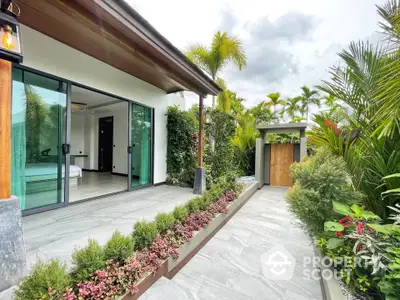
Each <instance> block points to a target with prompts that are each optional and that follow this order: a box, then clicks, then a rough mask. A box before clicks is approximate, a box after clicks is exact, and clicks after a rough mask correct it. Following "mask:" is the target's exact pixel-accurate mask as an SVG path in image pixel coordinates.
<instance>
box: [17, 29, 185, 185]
mask: <svg viewBox="0 0 400 300" xmlns="http://www.w3.org/2000/svg"><path fill="white" fill-rule="evenodd" d="M21 31H22V39H23V49H24V63H23V64H24V65H25V66H28V67H31V68H34V69H36V70H39V71H43V72H46V73H49V74H52V75H56V76H59V77H61V78H65V79H68V80H71V81H74V82H78V83H80V84H83V85H86V86H89V87H93V88H96V89H98V90H101V91H105V92H108V93H111V94H114V95H117V96H120V97H123V98H126V99H129V100H133V101H136V102H138V103H142V104H145V105H147V106H151V107H153V108H154V132H155V133H154V134H155V137H154V183H158V182H163V181H165V179H166V151H167V130H166V116H165V114H166V110H167V106H168V105H170V104H173V103H179V104H181V103H182V98H181V97H180V95H179V94H170V95H167V94H166V93H165V92H164V91H163V90H161V89H159V88H157V87H155V86H152V85H150V84H148V83H146V82H144V81H142V80H140V79H138V78H136V77H133V76H131V75H129V74H127V73H125V72H122V71H120V70H118V69H116V68H113V67H111V66H109V65H107V64H105V63H103V62H101V61H99V60H97V59H94V58H92V57H90V56H88V55H86V54H84V53H82V52H79V51H77V50H75V49H73V48H71V47H68V46H66V45H65V44H62V43H60V42H58V41H56V40H54V39H51V38H49V37H47V36H45V35H43V34H41V33H39V32H37V31H35V30H33V29H31V28H28V27H26V26H21ZM94 121H95V120H93V122H94ZM87 142H88V141H87ZM93 142H94V141H93ZM96 155H97V154H96ZM93 167H94V166H93Z"/></svg>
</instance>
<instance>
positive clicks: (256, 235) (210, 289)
mask: <svg viewBox="0 0 400 300" xmlns="http://www.w3.org/2000/svg"><path fill="white" fill-rule="evenodd" d="M286 192H287V189H286V188H278V187H264V188H263V189H262V190H260V191H258V192H257V193H256V194H255V195H254V196H253V197H252V198H251V199H250V200H249V201H248V202H247V203H246V204H245V205H244V206H243V207H242V208H241V209H240V210H239V211H238V212H237V214H236V215H234V216H233V217H232V219H231V220H230V221H228V223H227V224H226V225H224V227H223V228H222V229H221V230H220V231H219V232H218V233H217V234H216V235H215V236H214V237H213V238H212V239H211V240H210V241H209V242H208V243H207V244H206V245H205V246H204V247H203V248H202V249H201V250H200V251H199V253H198V254H197V255H195V256H194V257H193V258H192V260H191V261H190V262H189V263H188V264H187V265H186V266H184V267H183V268H182V270H181V271H180V272H178V274H177V275H175V277H174V278H172V280H168V279H166V278H165V277H163V278H161V279H160V280H159V281H157V282H156V283H155V284H154V285H153V286H152V287H151V288H150V289H149V290H147V291H146V292H145V293H144V294H143V295H142V296H141V297H140V299H141V300H160V299H174V300H191V299H193V300H194V299H195V300H202V299H204V300H206V299H207V300H208V299H218V300H221V299H226V300H238V299H246V300H247V299H257V300H264V299H265V300H269V299H271V300H307V299H312V300H321V299H322V293H321V287H320V283H319V280H315V279H307V274H306V273H304V272H306V271H307V270H308V265H307V267H304V259H305V258H306V259H312V258H313V257H314V251H313V247H312V244H311V240H310V238H309V237H308V235H307V234H306V233H305V232H304V231H303V230H302V229H301V228H300V226H299V225H300V224H299V222H298V221H297V220H296V218H295V217H294V216H293V215H292V214H291V213H290V212H289V210H288V204H287V203H286V201H285V199H284V195H285V194H286ZM277 246H279V247H284V249H286V251H287V252H288V253H289V254H288V255H287V256H289V257H290V256H292V257H293V258H294V260H295V262H294V263H293V265H292V267H293V268H294V270H293V269H292V271H294V272H293V275H292V277H291V278H288V279H287V280H276V278H275V276H273V277H270V276H268V275H266V274H265V271H264V272H263V266H265V259H263V258H265V256H264V254H265V253H269V251H270V250H274V251H275V249H276V248H275V247H277ZM279 249H281V248H279ZM310 268H311V266H310Z"/></svg>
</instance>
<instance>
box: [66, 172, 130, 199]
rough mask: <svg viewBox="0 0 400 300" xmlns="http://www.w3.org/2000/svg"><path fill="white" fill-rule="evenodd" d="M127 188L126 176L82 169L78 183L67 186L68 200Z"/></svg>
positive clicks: (86, 197) (97, 195)
mask: <svg viewBox="0 0 400 300" xmlns="http://www.w3.org/2000/svg"><path fill="white" fill-rule="evenodd" d="M127 188H128V177H126V176H121V175H113V174H111V173H101V172H85V171H83V174H82V178H81V179H80V180H79V184H78V185H75V186H71V187H70V188H69V202H74V201H79V200H83V199H88V198H92V197H99V196H102V195H107V194H111V193H115V192H120V191H125V190H127Z"/></svg>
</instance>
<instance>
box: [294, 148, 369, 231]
mask: <svg viewBox="0 0 400 300" xmlns="http://www.w3.org/2000/svg"><path fill="white" fill-rule="evenodd" d="M291 174H292V178H293V180H294V183H295V184H294V186H293V187H292V188H291V189H290V190H289V192H288V194H287V199H288V201H289V203H290V206H291V210H292V211H293V212H294V213H295V214H296V215H297V216H298V217H299V218H300V220H302V221H303V222H304V224H305V226H306V227H307V229H308V230H310V231H311V232H313V233H318V232H322V231H323V229H324V227H323V226H324V221H325V220H328V219H331V218H333V217H334V215H335V212H334V211H333V210H332V201H337V202H341V203H350V202H358V201H359V200H360V199H361V195H360V194H359V193H357V192H355V191H353V189H352V188H351V186H350V184H349V183H348V179H347V178H348V174H347V172H346V165H345V163H344V161H343V159H342V158H340V157H337V156H334V155H332V154H331V153H330V152H329V151H326V150H320V151H318V152H317V153H316V155H315V156H313V157H310V158H306V159H305V160H303V161H302V162H300V163H295V164H293V165H292V167H291Z"/></svg>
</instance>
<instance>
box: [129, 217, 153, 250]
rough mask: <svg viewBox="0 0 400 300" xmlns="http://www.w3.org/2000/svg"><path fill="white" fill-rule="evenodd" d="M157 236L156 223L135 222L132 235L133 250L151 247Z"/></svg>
mask: <svg viewBox="0 0 400 300" xmlns="http://www.w3.org/2000/svg"><path fill="white" fill-rule="evenodd" d="M157 234H158V229H157V224H156V222H146V221H139V222H136V224H135V228H134V231H133V233H132V237H133V241H134V245H135V246H134V249H135V250H142V249H144V248H146V247H148V246H150V245H151V243H152V242H153V240H154V238H155V237H156V235H157Z"/></svg>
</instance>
